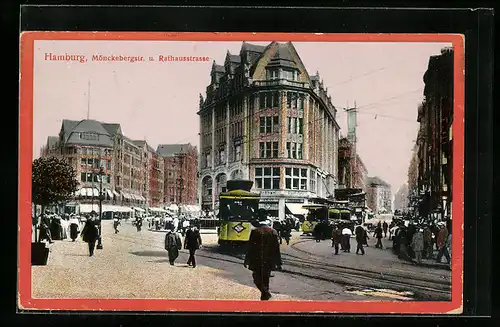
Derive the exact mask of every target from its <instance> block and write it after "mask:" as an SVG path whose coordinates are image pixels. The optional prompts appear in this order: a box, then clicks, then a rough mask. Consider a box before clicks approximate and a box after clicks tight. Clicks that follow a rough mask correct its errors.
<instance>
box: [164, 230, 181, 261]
mask: <svg viewBox="0 0 500 327" xmlns="http://www.w3.org/2000/svg"><path fill="white" fill-rule="evenodd" d="M180 249H182V242H181V238H180V237H179V234H177V233H175V232H172V230H170V229H169V230H167V234H166V235H165V250H167V252H168V261H169V262H170V265H172V266H173V265H174V263H175V259H177V258H178V257H179V250H180Z"/></svg>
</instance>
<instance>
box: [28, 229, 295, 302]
mask: <svg viewBox="0 0 500 327" xmlns="http://www.w3.org/2000/svg"><path fill="white" fill-rule="evenodd" d="M119 230H120V232H119V233H118V234H114V232H113V227H112V224H111V223H108V222H104V223H103V246H104V248H103V249H102V250H97V249H96V250H95V251H96V252H95V255H94V256H93V257H89V256H88V247H87V244H86V243H84V242H83V241H82V240H81V238H79V239H78V240H77V242H71V241H70V240H69V241H68V240H64V241H56V242H55V243H54V244H51V245H50V254H49V260H48V264H47V265H46V266H33V267H32V295H33V297H35V298H95V299H106V298H108V299H109V298H132V299H134V298H135V299H141V298H142V299H151V298H166V299H207V300H224V299H226V300H228V299H231V300H256V299H259V297H260V293H259V291H258V290H257V289H256V287H255V286H253V282H252V277H251V274H248V273H247V272H246V271H245V275H244V276H243V277H244V278H245V282H244V283H241V282H236V281H234V280H231V279H228V278H226V272H225V271H223V270H221V268H216V267H208V266H203V265H199V266H198V267H196V268H195V269H193V268H190V267H188V266H187V265H186V264H185V262H186V261H187V258H188V255H187V253H186V252H185V251H184V250H182V251H181V253H180V256H179V258H178V259H177V260H176V264H175V266H171V265H169V264H168V259H167V253H166V251H165V250H164V249H163V248H162V243H163V237H164V233H150V232H148V231H147V230H144V231H143V232H141V233H137V231H136V230H135V228H134V227H133V226H131V225H122V226H121V228H120V229H119ZM215 236H216V235H215V234H206V236H205V237H203V240H204V244H210V243H212V242H216V241H217V238H216V237H215ZM242 269H243V268H242ZM274 299H275V300H291V299H292V298H290V297H289V296H287V295H277V296H276V297H274Z"/></svg>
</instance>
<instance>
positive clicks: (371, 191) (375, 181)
mask: <svg viewBox="0 0 500 327" xmlns="http://www.w3.org/2000/svg"><path fill="white" fill-rule="evenodd" d="M366 204H367V206H368V208H370V209H371V210H372V211H373V212H374V213H381V212H392V191H391V185H390V184H389V183H387V182H386V181H384V180H382V179H381V178H380V177H368V180H367V191H366Z"/></svg>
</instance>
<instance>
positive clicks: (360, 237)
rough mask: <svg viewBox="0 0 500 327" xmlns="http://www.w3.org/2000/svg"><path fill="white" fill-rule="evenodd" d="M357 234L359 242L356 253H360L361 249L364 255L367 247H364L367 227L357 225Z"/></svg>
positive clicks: (357, 241)
mask: <svg viewBox="0 0 500 327" xmlns="http://www.w3.org/2000/svg"><path fill="white" fill-rule="evenodd" d="M355 234H356V243H357V247H356V254H359V251H360V250H361V254H362V255H364V254H365V249H364V248H363V243H364V241H365V229H364V228H363V227H362V226H358V227H356V230H355Z"/></svg>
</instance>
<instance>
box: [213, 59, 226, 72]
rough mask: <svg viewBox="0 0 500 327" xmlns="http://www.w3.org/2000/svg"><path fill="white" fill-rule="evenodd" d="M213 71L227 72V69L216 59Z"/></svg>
mask: <svg viewBox="0 0 500 327" xmlns="http://www.w3.org/2000/svg"><path fill="white" fill-rule="evenodd" d="M212 72H216V73H225V72H226V69H225V68H224V66H221V65H217V64H216V63H215V60H214V63H213V64H212Z"/></svg>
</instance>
